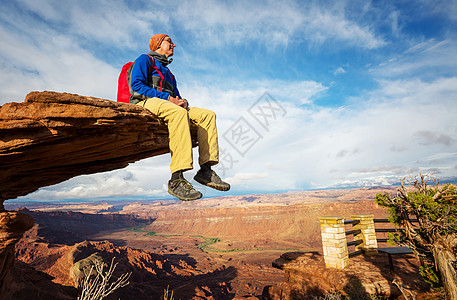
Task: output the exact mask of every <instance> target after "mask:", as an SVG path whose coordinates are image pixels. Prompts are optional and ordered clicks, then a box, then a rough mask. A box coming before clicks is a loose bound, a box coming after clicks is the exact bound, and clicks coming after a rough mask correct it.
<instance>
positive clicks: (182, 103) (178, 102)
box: [168, 96, 189, 108]
mask: <svg viewBox="0 0 457 300" xmlns="http://www.w3.org/2000/svg"><path fill="white" fill-rule="evenodd" d="M168 101H170V102H171V103H174V104H176V105H178V106H181V107H182V108H187V106H188V105H189V104H188V103H187V100H186V99H181V98H178V97H171V96H170V97H169V98H168Z"/></svg>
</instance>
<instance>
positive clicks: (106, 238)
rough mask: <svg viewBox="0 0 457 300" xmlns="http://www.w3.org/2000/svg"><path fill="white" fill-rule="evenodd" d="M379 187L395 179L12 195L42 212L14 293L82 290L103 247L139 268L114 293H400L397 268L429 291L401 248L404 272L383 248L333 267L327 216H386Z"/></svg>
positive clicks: (31, 211)
mask: <svg viewBox="0 0 457 300" xmlns="http://www.w3.org/2000/svg"><path fill="white" fill-rule="evenodd" d="M380 192H388V193H393V192H395V188H393V187H392V188H363V189H352V190H325V191H306V192H289V193H284V194H261V195H249V196H229V197H219V198H209V199H201V200H198V201H193V202H179V201H170V200H169V201H138V202H133V203H132V202H128V201H126V202H116V203H27V204H26V205H25V206H26V207H27V208H24V207H23V206H24V203H10V204H9V203H8V201H6V202H5V203H4V204H5V208H6V209H8V210H19V211H21V212H23V213H25V214H28V215H31V216H33V218H34V219H35V225H34V226H33V228H32V229H30V230H29V231H27V232H26V233H25V235H24V237H23V238H22V239H21V240H20V241H19V242H18V244H17V245H16V251H15V253H16V259H17V260H18V263H16V265H15V266H14V270H13V272H12V275H11V276H13V278H14V280H13V284H12V286H11V287H10V291H11V292H13V293H12V295H15V296H14V298H13V299H25V297H29V296H30V295H34V297H35V298H34V299H75V297H76V296H77V294H78V291H77V289H76V288H75V286H76V284H75V279H74V278H72V276H71V274H70V272H69V270H70V268H71V266H72V265H73V264H74V263H75V262H77V261H78V260H81V259H84V258H86V257H88V256H90V255H91V254H93V253H95V252H97V253H99V254H101V256H102V257H103V258H104V261H106V262H109V261H111V259H113V258H115V261H116V262H117V263H118V267H117V269H116V272H117V273H116V275H117V276H119V275H120V274H121V273H126V272H132V275H131V277H130V284H129V285H128V286H126V287H124V288H121V289H119V290H118V291H116V292H115V294H114V297H113V298H112V299H118V298H120V299H159V298H161V297H163V294H164V291H165V290H167V289H169V290H170V291H173V293H174V299H282V296H281V295H286V294H287V295H294V293H295V297H297V298H290V299H313V298H312V297H313V296H316V297H317V296H320V295H325V294H327V293H332V292H336V291H340V292H343V294H344V293H346V294H351V293H352V296H354V295H353V294H354V293H358V295H360V299H365V298H366V297H368V293H373V291H374V292H375V293H376V291H378V293H379V295H381V294H383V293H385V295H384V296H388V297H391V298H394V299H395V298H397V297H398V296H400V295H401V293H400V291H399V290H398V289H397V288H396V287H395V286H394V285H393V284H392V280H393V279H394V278H397V279H399V280H401V281H402V282H403V284H404V285H405V287H407V288H409V289H414V290H416V291H421V292H422V293H423V294H424V295H428V296H427V297H429V298H430V297H431V296H430V295H429V294H427V293H426V290H427V287H426V286H425V285H424V284H423V283H422V281H421V279H420V278H419V276H418V274H417V261H416V259H415V258H414V256H412V255H404V256H401V257H400V256H399V257H395V267H396V268H397V269H396V272H395V274H391V273H390V272H389V267H388V262H387V257H386V256H385V255H382V254H379V255H378V256H377V257H375V258H364V257H363V256H360V257H355V258H351V266H350V267H349V268H347V269H345V270H344V271H342V270H336V269H326V268H325V264H324V262H323V257H322V243H321V234H320V226H319V220H318V217H319V216H342V217H345V218H346V219H349V218H350V216H351V215H353V214H373V215H374V216H375V218H385V217H386V216H387V214H386V211H385V209H383V208H380V207H378V206H377V205H376V204H375V203H374V201H373V199H374V197H375V195H376V194H377V193H380ZM290 257H292V259H296V258H299V259H300V264H301V267H300V269H299V272H298V271H295V272H286V271H285V270H283V269H281V266H280V265H281V263H280V261H281V259H288V258H290ZM361 284H363V286H361ZM357 285H358V286H357ZM300 295H301V296H300ZM305 295H306V296H305ZM284 299H289V298H284ZM367 299H368V298H367ZM422 299H427V298H422Z"/></svg>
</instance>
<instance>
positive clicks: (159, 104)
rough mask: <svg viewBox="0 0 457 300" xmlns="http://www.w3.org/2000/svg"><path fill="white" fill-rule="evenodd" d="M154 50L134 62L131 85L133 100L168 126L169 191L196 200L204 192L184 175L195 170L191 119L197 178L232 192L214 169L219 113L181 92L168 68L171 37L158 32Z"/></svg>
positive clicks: (216, 154) (150, 43) (218, 188)
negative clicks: (193, 104)
mask: <svg viewBox="0 0 457 300" xmlns="http://www.w3.org/2000/svg"><path fill="white" fill-rule="evenodd" d="M149 48H150V49H151V52H149V53H148V54H142V55H140V56H139V57H138V58H137V59H136V60H135V63H134V65H133V68H132V71H131V76H130V86H131V89H132V90H131V93H132V92H133V93H132V94H133V95H132V97H130V103H134V104H138V105H141V106H143V107H145V108H147V109H148V110H150V111H151V112H152V113H153V114H154V115H155V116H157V117H158V118H160V119H162V120H163V121H164V122H165V123H166V124H167V126H168V132H169V137H170V143H169V147H170V152H171V164H170V169H171V179H170V181H168V193H170V194H171V195H173V196H176V197H177V198H179V199H180V200H182V201H191V200H196V199H199V198H201V197H202V193H200V192H199V191H196V190H195V189H194V188H193V186H192V185H191V184H190V183H189V182H188V181H187V180H186V179H185V178H184V176H183V172H184V171H187V170H191V169H192V168H193V167H192V164H193V161H192V141H191V135H190V128H189V124H190V122H192V123H194V124H196V125H197V128H198V130H197V141H198V153H199V164H200V170H199V171H198V172H197V174H196V175H195V177H194V179H195V180H196V181H197V182H199V183H201V184H203V185H206V186H209V187H212V188H214V189H217V190H220V191H228V190H229V189H230V185H229V184H228V183H226V182H224V181H222V180H221V178H220V177H219V176H218V175H217V174H216V173H215V172H214V171H213V170H211V166H214V165H216V164H217V163H218V162H219V146H218V143H217V130H216V115H215V113H214V112H212V111H210V110H207V109H203V108H197V107H190V106H189V103H188V102H187V100H186V99H183V98H181V95H180V94H179V91H178V88H177V85H176V79H175V77H174V76H173V74H172V73H171V72H170V70H169V69H168V65H169V64H170V63H171V61H172V59H170V60H169V57H171V56H172V55H173V49H174V48H175V44H173V42H172V40H171V38H170V37H169V36H168V35H166V34H156V35H154V36H153V37H151V39H150V41H149Z"/></svg>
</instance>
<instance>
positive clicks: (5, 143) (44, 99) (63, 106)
mask: <svg viewBox="0 0 457 300" xmlns="http://www.w3.org/2000/svg"><path fill="white" fill-rule="evenodd" d="M192 133H193V140H195V134H196V128H192ZM194 146H195V143H194ZM167 152H169V148H168V130H167V127H166V125H165V124H162V123H161V122H160V121H159V120H158V119H157V118H156V117H155V116H154V115H152V114H151V113H150V112H149V111H148V110H146V109H144V108H142V107H140V106H137V105H133V104H125V103H117V102H114V101H110V100H104V99H98V98H94V97H84V96H79V95H75V94H68V93H56V92H31V93H29V94H28V95H27V97H26V99H25V101H24V102H22V103H7V104H5V105H3V106H1V107H0V166H1V173H0V182H1V183H2V184H1V185H0V205H1V206H0V210H1V209H3V206H2V203H3V201H4V200H7V199H13V198H16V197H18V196H23V195H27V194H29V193H31V192H33V191H35V190H37V189H38V188H40V187H43V186H48V185H52V184H56V183H59V182H62V181H65V180H67V179H70V178H72V177H74V176H77V175H82V174H91V173H97V172H102V171H110V170H114V169H119V168H123V167H125V166H127V165H128V164H129V163H131V162H134V161H137V160H140V159H144V158H147V157H151V156H155V155H159V154H164V153H167Z"/></svg>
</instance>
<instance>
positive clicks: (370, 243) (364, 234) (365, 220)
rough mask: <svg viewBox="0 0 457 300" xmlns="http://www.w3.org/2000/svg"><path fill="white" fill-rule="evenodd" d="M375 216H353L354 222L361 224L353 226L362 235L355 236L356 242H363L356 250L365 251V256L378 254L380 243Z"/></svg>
mask: <svg viewBox="0 0 457 300" xmlns="http://www.w3.org/2000/svg"><path fill="white" fill-rule="evenodd" d="M373 217H374V216H373V215H352V216H351V218H352V219H353V220H358V221H359V223H358V224H356V225H354V226H353V229H354V230H357V229H360V231H361V233H359V234H354V241H357V240H362V244H360V245H357V246H356V247H355V250H356V251H358V250H363V251H364V254H365V255H369V256H371V255H376V254H378V242H377V241H376V232H375V228H374V221H373Z"/></svg>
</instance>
